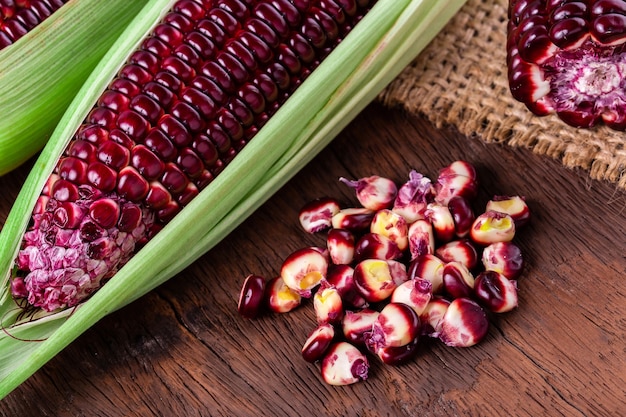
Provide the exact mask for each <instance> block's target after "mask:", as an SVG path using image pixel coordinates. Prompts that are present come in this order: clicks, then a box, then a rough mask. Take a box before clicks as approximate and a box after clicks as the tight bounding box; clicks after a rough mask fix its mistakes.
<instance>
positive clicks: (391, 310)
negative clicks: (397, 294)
mask: <svg viewBox="0 0 626 417" xmlns="http://www.w3.org/2000/svg"><path fill="white" fill-rule="evenodd" d="M419 331H420V320H419V317H418V315H417V313H416V312H415V311H414V310H413V309H412V308H411V307H409V306H407V305H406V304H402V303H389V304H387V305H386V306H385V307H384V308H383V309H382V310H381V312H380V314H379V315H378V318H377V319H376V321H375V322H374V324H373V325H372V330H371V332H368V333H366V334H365V344H366V346H367V347H368V349H369V350H370V351H372V352H374V353H376V352H378V350H379V349H381V348H384V347H398V346H404V345H406V344H408V343H410V342H411V341H413V340H414V339H415V338H416V337H417V336H418V335H419Z"/></svg>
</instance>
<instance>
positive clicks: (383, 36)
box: [0, 0, 463, 395]
mask: <svg viewBox="0 0 626 417" xmlns="http://www.w3.org/2000/svg"><path fill="white" fill-rule="evenodd" d="M296 3H297V4H299V3H300V2H294V4H296ZM462 3H463V2H462V1H451V2H436V4H433V2H427V1H424V2H421V1H398V0H379V1H378V2H377V4H376V5H375V6H374V7H373V9H372V11H371V12H369V13H368V14H367V15H366V16H365V17H364V18H363V20H362V22H361V23H359V24H358V25H356V26H355V27H354V29H353V31H352V32H351V33H350V35H348V36H347V37H346V38H345V39H344V40H343V41H342V42H341V43H340V44H339V45H338V46H337V47H336V48H335V49H334V50H333V52H332V53H331V54H330V55H329V56H328V58H327V59H325V60H324V61H323V62H322V63H321V64H320V66H319V67H317V68H316V69H315V70H314V71H312V73H311V74H310V76H309V78H308V79H307V80H306V81H305V82H303V83H302V84H300V85H299V87H298V89H297V90H296V91H295V93H294V94H293V95H291V96H290V97H289V99H287V100H286V101H285V103H284V104H283V105H282V106H281V107H280V109H278V111H276V113H274V114H273V115H272V117H270V118H269V120H267V123H266V124H265V125H264V126H263V128H262V129H260V130H259V131H258V132H257V133H256V135H255V137H254V140H252V141H250V142H249V143H248V144H246V146H245V147H244V148H243V149H242V150H241V151H240V152H239V153H237V156H236V157H234V158H233V159H232V161H231V162H230V163H229V164H228V166H227V167H226V168H224V169H223V171H222V172H221V173H220V175H218V176H216V177H215V179H213V180H212V181H211V182H210V183H209V184H208V185H207V186H206V188H205V189H204V190H203V191H202V192H200V193H199V194H198V195H197V196H196V197H195V198H194V199H193V200H192V201H191V202H189V204H187V205H186V206H185V208H184V209H183V213H184V215H179V216H174V218H173V219H172V220H171V221H170V222H169V223H168V224H167V225H166V226H165V227H163V229H162V230H160V231H159V232H158V233H156V234H155V235H154V237H152V239H151V240H150V241H149V242H148V243H147V244H146V245H145V247H143V249H141V250H140V251H139V253H138V254H137V255H135V256H134V257H132V258H131V259H130V260H129V262H128V263H127V264H126V265H125V266H123V267H122V268H121V269H120V270H119V271H117V272H116V273H115V274H114V275H113V276H112V277H111V279H110V280H109V281H108V282H107V284H106V285H104V286H103V287H102V288H101V289H100V290H98V291H97V292H96V293H95V294H94V295H93V296H92V297H91V298H89V300H88V301H86V302H84V303H82V304H80V305H79V306H80V307H79V308H77V309H65V310H62V311H61V312H59V313H52V314H45V313H44V312H42V311H39V312H37V313H36V315H34V316H29V317H28V318H27V319H25V320H24V319H21V318H20V317H19V310H16V305H15V303H13V298H12V297H11V295H10V292H9V289H8V284H9V278H8V276H9V272H8V271H9V270H10V269H11V264H12V261H13V259H14V258H15V256H16V254H17V252H18V250H19V249H20V248H19V247H17V246H16V244H15V243H13V244H8V243H9V242H14V241H15V239H18V240H19V239H21V237H20V236H21V235H22V234H23V233H24V230H25V228H26V227H27V224H28V218H29V217H30V213H31V212H32V209H33V207H34V206H35V204H36V201H37V199H38V198H39V193H40V190H41V189H42V188H43V187H44V185H45V183H46V182H47V179H48V175H49V174H50V173H51V172H52V171H53V169H54V162H50V161H49V159H48V158H58V157H59V155H61V154H62V153H63V152H64V151H65V149H66V145H67V143H68V140H69V139H68V138H69V137H70V136H72V134H73V132H74V131H75V130H76V129H77V128H78V127H79V125H80V124H81V121H82V120H83V119H84V117H85V116H86V114H87V113H88V112H89V110H91V106H92V105H93V103H94V102H95V101H96V100H97V97H98V91H102V89H104V88H105V87H106V86H107V85H108V81H105V80H104V77H105V76H108V77H112V76H113V75H114V74H115V73H116V71H117V69H118V67H115V66H114V65H111V64H110V62H111V59H113V60H114V59H117V61H116V62H120V60H121V58H120V57H121V56H123V58H124V60H125V59H126V58H127V57H128V54H129V53H130V50H131V49H130V48H131V47H132V46H133V45H135V44H137V43H139V42H140V40H141V34H142V33H146V30H145V26H150V27H152V26H151V25H150V22H151V19H152V17H153V16H154V15H155V12H154V10H155V9H150V10H146V13H145V14H144V15H143V16H142V17H141V19H140V20H139V21H138V22H136V25H133V27H132V28H129V30H128V31H127V33H126V34H125V36H124V37H123V38H122V39H121V40H120V42H119V44H118V45H116V48H115V49H114V52H111V56H112V58H111V59H106V58H105V60H104V61H103V63H102V65H101V67H100V68H99V69H98V70H97V71H98V75H94V76H93V77H92V79H91V80H90V81H89V82H88V83H87V84H86V87H85V89H84V90H83V91H82V94H80V95H79V96H78V98H77V100H76V101H75V102H74V103H73V105H72V108H71V110H70V111H69V112H68V113H67V114H66V117H65V118H64V119H63V121H62V122H61V124H60V125H59V128H58V129H57V131H56V132H55V135H54V137H53V140H52V141H51V142H50V144H49V145H48V146H47V147H46V149H45V150H44V152H43V154H42V156H41V158H40V160H39V161H41V164H42V171H43V172H41V171H40V172H34V173H33V174H32V175H31V177H29V180H28V181H27V183H26V185H25V187H24V189H23V191H22V193H21V195H20V197H19V199H18V202H17V203H16V206H15V208H14V210H13V211H12V212H11V214H10V216H9V219H8V220H7V224H6V225H5V229H4V230H3V232H2V234H0V244H1V243H4V242H7V246H6V247H5V246H0V251H2V252H0V262H1V264H0V271H7V278H6V283H5V285H6V288H5V293H4V299H3V303H2V308H3V310H4V311H3V312H4V314H3V315H4V317H5V318H6V319H5V321H4V325H5V327H7V332H8V333H9V334H10V335H11V336H9V337H5V338H4V339H0V372H1V374H0V376H2V377H3V378H4V379H2V380H0V395H5V394H6V393H7V392H9V391H10V390H11V389H13V388H14V387H15V386H16V385H17V384H19V383H21V382H22V381H23V380H24V379H25V378H27V377H28V376H29V375H30V374H32V373H33V372H35V371H36V370H37V369H38V368H39V367H40V366H41V365H43V363H45V362H46V361H47V360H49V359H50V358H51V357H52V356H53V355H54V354H55V353H57V352H58V351H60V350H61V349H63V348H64V347H65V346H66V345H67V344H68V343H70V341H71V340H73V339H74V338H75V337H77V336H78V335H79V334H81V333H82V332H83V331H85V330H86V329H87V328H89V327H90V326H91V325H92V324H94V323H95V322H97V321H98V320H99V319H100V318H102V317H104V316H105V315H106V314H108V313H110V312H111V311H113V310H116V309H118V308H120V307H122V306H124V305H126V304H127V303H129V302H131V301H133V300H134V299H136V298H138V297H140V296H141V295H143V294H145V293H146V292H148V291H150V290H151V289H153V288H154V287H156V286H157V285H159V284H160V283H162V282H164V281H165V280H166V279H168V278H169V277H171V276H173V275H174V274H176V273H177V272H180V271H181V270H182V269H183V268H184V267H186V266H187V265H189V264H190V263H191V262H193V261H194V260H195V259H197V257H199V256H200V255H201V254H202V253H204V252H206V251H207V250H209V249H210V248H211V247H213V246H214V245H215V244H216V243H217V242H219V240H221V239H222V238H223V237H225V236H226V234H227V233H228V232H230V231H231V230H232V229H233V228H234V227H236V226H237V225H238V224H239V223H240V222H241V221H243V219H245V217H246V216H247V215H249V214H250V213H251V212H252V210H254V209H255V208H257V207H258V206H259V205H260V204H262V203H263V202H264V201H265V200H266V199H267V198H269V196H270V195H271V194H272V193H273V192H274V191H276V190H277V189H278V188H279V187H280V186H282V185H283V184H284V183H285V182H286V181H287V180H288V179H289V178H291V177H292V176H293V175H294V174H295V173H296V172H297V171H298V170H299V168H301V167H302V166H303V164H304V163H306V162H308V161H309V160H310V159H311V158H312V157H313V156H314V155H315V154H316V153H317V152H319V151H320V150H321V149H322V148H323V147H324V146H326V145H327V144H328V142H329V141H330V140H331V139H332V138H333V137H334V136H335V135H336V134H337V133H338V132H339V131H340V130H341V129H342V128H343V127H345V125H346V124H347V123H348V122H349V121H350V120H351V118H353V117H354V116H355V115H356V114H357V112H358V111H360V110H361V109H362V108H363V106H364V105H365V104H366V103H367V102H369V101H371V100H372V99H373V98H374V97H375V95H376V94H378V92H380V90H381V89H382V88H383V87H384V86H385V85H386V84H387V83H388V82H390V81H391V79H392V78H393V77H394V76H395V75H397V74H398V73H399V71H400V70H401V69H402V68H403V67H404V66H405V65H407V64H408V63H409V61H410V60H411V59H412V58H414V57H415V56H416V55H417V54H418V53H419V52H420V51H421V49H423V48H424V47H425V45H426V44H427V43H428V42H429V41H430V40H431V39H432V37H434V36H435V34H436V33H437V32H438V31H439V30H440V29H441V28H442V27H443V25H444V24H445V23H446V22H447V20H448V19H449V18H450V17H451V16H452V15H453V14H454V13H455V12H456V11H457V10H458V8H459V7H460V6H461V4H462ZM151 5H152V6H155V7H160V9H159V10H164V8H165V7H166V6H170V5H171V2H167V1H164V0H153V1H152V2H151ZM142 25H143V26H142ZM142 28H143V29H144V30H143V31H142V30H141V29H142ZM122 51H124V52H122ZM126 51H128V52H126ZM109 79H110V78H109ZM284 126H289V127H290V129H285V128H284ZM172 242H175V243H174V244H173V243H172ZM13 310H15V311H16V312H14V313H12V311H13ZM69 312H71V313H72V314H71V315H70V313H69ZM20 338H23V339H35V338H36V339H43V338H47V339H46V340H45V341H44V342H42V343H40V344H39V345H38V346H35V347H32V344H28V343H23V342H22V343H21V344H20V343H19V339H20ZM9 347H11V350H10V349H9ZM18 351H19V353H15V352H18ZM31 351H32V352H31ZM29 352H31V354H30V355H29V354H28V353H29ZM18 359H19V360H18ZM11 368H13V372H10V371H11Z"/></svg>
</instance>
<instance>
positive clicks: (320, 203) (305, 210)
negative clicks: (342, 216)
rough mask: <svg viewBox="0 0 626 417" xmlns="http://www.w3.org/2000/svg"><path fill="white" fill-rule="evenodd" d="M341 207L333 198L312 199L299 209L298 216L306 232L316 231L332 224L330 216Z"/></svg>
mask: <svg viewBox="0 0 626 417" xmlns="http://www.w3.org/2000/svg"><path fill="white" fill-rule="evenodd" d="M340 210H341V207H340V206H339V202H338V201H337V200H335V199H334V198H329V197H326V198H320V199H317V200H313V201H311V202H309V203H307V204H305V205H304V207H302V208H301V209H300V214H299V216H298V218H299V220H300V224H301V225H302V228H303V229H304V230H305V231H306V232H308V233H317V232H320V231H322V230H325V229H328V228H330V227H331V226H332V218H333V216H334V215H335V214H337V213H339V211H340Z"/></svg>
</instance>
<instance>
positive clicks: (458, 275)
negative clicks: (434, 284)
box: [443, 262, 475, 298]
mask: <svg viewBox="0 0 626 417" xmlns="http://www.w3.org/2000/svg"><path fill="white" fill-rule="evenodd" d="M474 281H475V279H474V276H473V275H472V273H471V272H470V271H469V269H467V267H466V266H465V265H463V264H462V263H460V262H448V263H447V264H446V265H445V266H444V267H443V288H444V290H445V292H446V293H447V294H448V295H450V296H451V297H452V298H460V297H469V296H471V294H472V290H473V288H474Z"/></svg>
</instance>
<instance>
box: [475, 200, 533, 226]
mask: <svg viewBox="0 0 626 417" xmlns="http://www.w3.org/2000/svg"><path fill="white" fill-rule="evenodd" d="M485 211H497V212H500V213H506V214H508V215H509V216H511V218H512V219H513V221H514V222H515V227H516V228H519V227H522V226H524V225H525V224H526V223H528V221H529V220H530V209H529V208H528V205H527V204H526V200H525V199H524V197H520V196H495V197H493V199H491V200H489V201H488V202H487V207H486V209H485Z"/></svg>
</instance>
